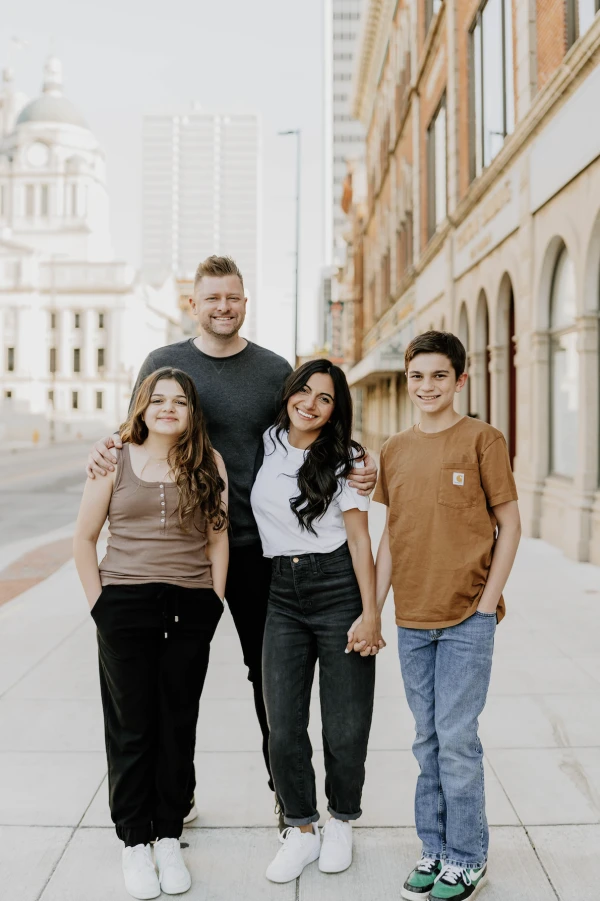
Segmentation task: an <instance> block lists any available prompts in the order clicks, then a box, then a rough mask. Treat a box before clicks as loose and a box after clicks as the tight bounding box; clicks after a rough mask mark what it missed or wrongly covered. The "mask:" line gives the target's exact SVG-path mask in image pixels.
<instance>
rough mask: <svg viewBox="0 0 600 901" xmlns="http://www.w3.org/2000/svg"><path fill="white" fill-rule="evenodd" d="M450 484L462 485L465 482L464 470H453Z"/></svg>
mask: <svg viewBox="0 0 600 901" xmlns="http://www.w3.org/2000/svg"><path fill="white" fill-rule="evenodd" d="M452 484H453V485H461V486H462V485H464V484H465V474H464V472H453V473H452Z"/></svg>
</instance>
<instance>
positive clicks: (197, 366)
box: [87, 256, 377, 822]
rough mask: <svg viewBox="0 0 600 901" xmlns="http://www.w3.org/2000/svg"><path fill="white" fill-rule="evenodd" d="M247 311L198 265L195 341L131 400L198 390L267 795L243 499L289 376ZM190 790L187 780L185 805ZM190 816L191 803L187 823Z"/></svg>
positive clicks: (207, 266)
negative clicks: (168, 389)
mask: <svg viewBox="0 0 600 901" xmlns="http://www.w3.org/2000/svg"><path fill="white" fill-rule="evenodd" d="M246 304H247V298H246V297H245V295H244V281H243V278H242V274H241V272H240V270H239V269H238V267H237V265H236V264H235V263H234V261H233V260H232V259H230V258H229V257H219V256H210V257H208V258H207V259H206V260H204V262H202V263H200V265H199V266H198V269H197V271H196V277H195V280H194V294H193V297H191V298H190V305H191V308H192V311H193V314H194V317H195V318H196V319H197V321H198V324H199V326H200V333H199V335H198V336H197V337H196V338H190V339H186V340H185V341H179V342H177V343H176V344H169V345H167V346H166V347H161V348H159V349H158V350H155V351H152V353H150V354H149V355H148V357H147V358H146V360H145V361H144V363H143V364H142V368H141V369H140V372H139V375H138V378H137V381H136V385H135V388H134V395H135V392H136V391H137V388H138V386H139V385H140V383H141V382H142V381H143V379H144V378H146V376H148V375H149V374H150V373H152V372H154V371H155V370H156V369H159V368H160V367H161V366H173V367H176V368H178V369H182V370H183V371H184V372H187V373H188V375H190V376H191V378H192V379H193V380H194V382H195V384H196V388H197V389H198V394H199V395H200V401H201V404H202V409H203V412H204V415H205V417H206V423H207V427H208V434H209V436H210V439H211V442H212V444H213V446H214V447H215V448H216V450H218V451H219V453H220V454H221V455H222V457H223V459H224V461H225V466H226V468H227V474H228V479H229V519H230V554H229V574H228V576H227V587H226V591H225V597H226V600H227V603H228V604H229V609H230V610H231V615H232V617H233V620H234V623H235V627H236V630H237V633H238V635H239V639H240V644H241V646H242V651H243V654H244V663H245V664H246V666H247V667H248V679H249V680H250V682H252V687H253V690H254V704H255V707H256V714H257V717H258V721H259V724H260V728H261V731H262V735H263V755H264V758H265V764H266V767H267V771H268V773H269V786H270V788H271V790H274V786H273V780H272V778H271V770H270V766H269V753H268V741H269V729H268V726H267V717H266V713H265V706H264V701H263V693H262V639H263V632H264V626H265V619H266V612H267V601H268V597H269V584H270V579H271V564H270V561H269V560H267V559H265V558H264V557H263V555H262V547H261V544H260V539H259V535H258V529H257V527H256V523H255V521H254V517H253V515H252V509H251V507H250V491H251V489H252V485H253V482H254V478H255V475H256V472H257V471H258V468H259V466H260V462H261V458H260V454H261V450H262V447H263V441H262V436H263V433H264V432H265V430H266V429H267V428H268V427H269V426H270V425H272V423H273V421H274V418H275V415H276V413H277V411H278V409H279V400H280V395H281V389H282V387H283V383H284V382H285V380H286V378H287V377H288V375H289V374H290V372H291V371H292V370H291V366H290V365H289V363H288V362H287V361H286V360H284V359H283V357H280V356H278V355H277V354H275V353H272V352H271V351H270V350H266V348H264V347H259V346H258V345H257V344H254V343H253V342H251V341H247V340H246V339H245V338H242V337H241V336H240V334H239V332H240V329H241V328H242V326H243V324H244V319H245V316H246ZM120 446H121V442H120V440H119V438H118V436H117V435H113V436H111V437H110V438H105V439H102V440H101V441H99V442H98V443H97V444H96V445H95V447H94V449H93V451H92V453H91V455H90V458H89V460H88V467H87V471H88V475H89V476H90V478H94V477H95V475H106V471H107V469H108V470H112V469H113V468H114V464H115V463H116V457H115V455H114V453H113V452H112V451H111V449H112V448H115V447H117V448H118V447H120ZM376 478H377V470H376V467H375V466H374V464H373V463H372V461H371V460H370V459H369V458H367V459H366V461H365V468H364V469H357V470H353V472H352V483H351V484H353V485H354V486H355V487H356V488H358V489H360V490H361V493H363V494H368V493H370V491H371V490H372V489H373V488H374V486H375V481H376ZM194 786H195V780H194V779H193V778H192V784H191V787H190V788H191V790H190V798H191V799H193V792H194ZM194 815H195V811H194V809H193V800H192V810H191V811H190V816H189V817H188V818H187V821H188V822H189V820H190V819H193V816H194Z"/></svg>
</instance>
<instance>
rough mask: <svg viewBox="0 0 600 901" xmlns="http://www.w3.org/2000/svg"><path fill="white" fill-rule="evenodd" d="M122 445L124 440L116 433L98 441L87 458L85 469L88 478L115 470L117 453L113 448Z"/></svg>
mask: <svg viewBox="0 0 600 901" xmlns="http://www.w3.org/2000/svg"><path fill="white" fill-rule="evenodd" d="M122 447H123V442H122V441H121V439H120V438H119V436H118V435H116V434H115V435H109V437H108V438H101V439H100V441H96V443H95V445H94V446H93V448H92V450H91V451H90V453H89V454H88V458H87V466H86V469H85V471H86V472H87V474H88V478H90V479H95V478H96V476H105V475H107V473H109V472H113V471H114V468H115V465H116V463H117V455H116V454H115V453H114V452H111V448H119V449H120V448H122Z"/></svg>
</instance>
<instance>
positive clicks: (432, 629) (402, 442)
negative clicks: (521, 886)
mask: <svg viewBox="0 0 600 901" xmlns="http://www.w3.org/2000/svg"><path fill="white" fill-rule="evenodd" d="M405 363H406V376H407V382H408V393H409V396H410V399H411V400H412V402H413V403H414V405H415V406H416V407H417V409H418V410H419V414H420V416H419V422H418V424H417V425H414V426H413V427H412V428H410V429H406V431H404V432H401V433H400V434H398V435H394V436H392V437H391V438H390V439H389V440H388V441H387V442H386V443H385V444H384V446H383V449H382V451H381V469H380V473H379V481H378V484H377V488H376V490H375V494H374V500H376V501H379V502H380V503H382V504H385V505H386V506H387V508H388V510H387V519H386V527H385V531H384V533H383V536H382V539H381V542H380V545H379V550H378V553H377V598H378V603H379V606H380V608H381V607H382V606H383V603H384V601H385V598H386V595H387V593H388V591H389V588H390V584H391V585H393V588H394V600H395V606H396V623H397V626H398V651H399V654H400V663H401V668H402V678H403V680H404V688H405V691H406V697H407V700H408V704H409V706H410V709H411V711H412V713H413V716H414V718H415V726H416V739H415V742H414V744H413V752H414V755H415V757H416V758H417V761H418V763H419V766H420V768H421V774H420V776H419V778H418V781H417V790H416V797H415V818H416V825H417V833H418V835H419V838H420V839H421V841H422V843H423V850H422V856H421V859H420V860H419V862H418V863H417V865H416V867H415V868H414V870H413V871H412V872H411V873H410V874H409V876H408V878H407V880H406V882H405V883H404V887H403V888H402V892H401V894H402V897H403V898H406V899H409V901H422V899H425V898H427V897H429V898H430V899H431V901H433V899H436V901H438V899H452V901H462V899H465V898H472V897H473V896H474V895H475V894H476V893H477V892H478V891H479V889H480V888H481V886H482V885H483V883H484V880H485V877H486V869H487V853H488V826H487V821H486V815H485V798H484V785H483V750H482V747H481V742H480V741H479V737H478V735H477V726H478V717H479V715H480V713H481V711H482V710H483V706H484V704H485V699H486V694H487V689H488V685H489V680H490V672H491V665H492V650H493V647H494V633H495V630H496V624H497V622H499V621H500V620H501V619H502V617H503V616H504V601H503V599H502V590H503V589H504V585H505V583H506V580H507V578H508V576H509V574H510V571H511V568H512V565H513V562H514V558H515V554H516V552H517V547H518V544H519V538H520V534H521V527H520V520H519V509H518V506H517V492H516V488H515V482H514V479H513V475H512V472H511V467H510V460H509V457H508V451H507V448H506V443H505V441H504V438H503V436H502V434H501V432H499V431H498V430H497V429H494V428H492V426H490V425H488V424H487V423H485V422H480V421H479V420H477V419H471V418H469V417H466V416H461V415H460V414H458V413H457V412H456V411H455V410H454V405H453V402H454V396H455V394H458V393H459V392H460V391H462V390H463V388H464V387H465V384H466V381H467V375H466V373H465V365H466V353H465V349H464V347H463V345H462V344H461V342H460V341H459V340H458V338H456V337H455V336H454V335H451V334H448V333H446V332H434V331H430V332H425V334H423V335H419V336H418V337H417V338H415V339H414V340H413V341H411V343H410V344H409V346H408V348H407V350H406V358H405ZM496 530H497V533H496Z"/></svg>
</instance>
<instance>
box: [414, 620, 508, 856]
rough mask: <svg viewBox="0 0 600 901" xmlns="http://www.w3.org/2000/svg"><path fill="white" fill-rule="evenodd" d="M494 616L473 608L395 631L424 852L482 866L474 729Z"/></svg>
mask: <svg viewBox="0 0 600 901" xmlns="http://www.w3.org/2000/svg"><path fill="white" fill-rule="evenodd" d="M495 631H496V614H495V613H489V614H488V613H479V612H476V613H474V614H473V616H470V617H469V618H468V619H466V620H465V621H464V622H462V623H459V624H458V625H457V626H451V627H450V628H447V629H403V628H401V627H399V628H398V652H399V654H400V665H401V667H402V678H403V680H404V690H405V692H406V699H407V701H408V705H409V707H410V709H411V711H412V714H413V716H414V718H415V728H416V738H415V741H414V744H413V753H414V755H415V757H416V758H417V762H418V764H419V766H420V768H421V773H420V775H419V778H418V780H417V791H416V795H415V820H416V825H417V834H418V836H419V838H420V839H421V841H422V843H423V854H424V855H425V856H427V857H434V858H437V859H443V860H445V861H446V862H447V863H449V864H453V865H454V866H462V867H474V868H479V867H481V866H483V864H484V863H485V862H486V860H487V853H488V844H489V831H488V824H487V819H486V815H485V790H484V776H483V748H482V747H481V742H480V741H479V736H478V734H477V727H478V725H479V722H478V717H479V715H480V713H481V711H482V710H483V707H484V705H485V699H486V696H487V690H488V686H489V682H490V675H491V669H492V653H493V650H494V635H495Z"/></svg>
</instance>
